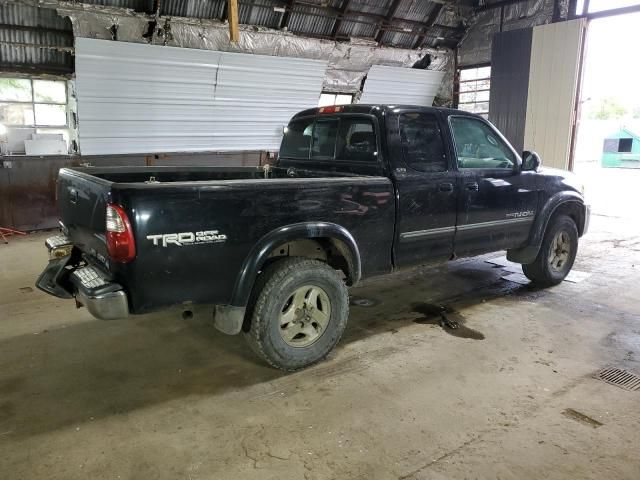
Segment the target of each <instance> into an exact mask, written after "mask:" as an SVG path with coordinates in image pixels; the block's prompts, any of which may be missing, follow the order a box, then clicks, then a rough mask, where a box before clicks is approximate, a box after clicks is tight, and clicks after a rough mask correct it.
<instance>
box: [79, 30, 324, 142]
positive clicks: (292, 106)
mask: <svg viewBox="0 0 640 480" xmlns="http://www.w3.org/2000/svg"><path fill="white" fill-rule="evenodd" d="M325 68H326V62H321V61H317V60H301V59H293V58H283V57H271V56H261V55H247V54H236V53H223V52H216V51H209V50H196V49H186V48H176V47H163V46H157V45H144V44H137V43H126V42H110V41H105V40H95V39H88V38H77V39H76V89H77V95H78V118H79V129H78V130H79V140H80V149H81V152H82V153H83V154H85V155H96V154H116V153H156V152H194V151H233V150H267V149H277V148H278V146H279V143H280V138H281V135H282V126H283V125H285V124H286V123H287V121H288V119H289V118H290V117H291V116H292V115H293V114H294V113H296V112H297V111H299V110H301V109H303V108H308V107H313V106H316V104H317V101H318V97H319V95H320V90H321V87H322V80H323V78H324V71H325Z"/></svg>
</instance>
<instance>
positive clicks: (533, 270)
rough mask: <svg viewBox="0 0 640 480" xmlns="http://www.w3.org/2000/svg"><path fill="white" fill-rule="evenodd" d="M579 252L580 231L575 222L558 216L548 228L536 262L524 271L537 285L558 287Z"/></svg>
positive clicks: (528, 265)
mask: <svg viewBox="0 0 640 480" xmlns="http://www.w3.org/2000/svg"><path fill="white" fill-rule="evenodd" d="M577 252H578V229H577V227H576V224H575V222H574V221H573V220H572V219H571V217H568V216H566V215H558V216H557V217H555V218H554V219H552V220H551V224H550V225H549V226H548V227H547V231H546V232H545V234H544V238H543V239H542V246H541V247H540V251H539V252H538V256H537V257H536V259H535V261H534V262H533V263H529V264H526V265H522V271H523V272H524V274H525V275H526V276H527V278H528V279H529V280H531V281H532V282H533V283H534V284H536V285H539V286H542V287H550V286H552V285H557V284H558V283H560V282H562V281H563V280H564V279H565V277H566V276H567V275H568V274H569V272H570V271H571V267H573V262H574V261H575V259H576V253H577Z"/></svg>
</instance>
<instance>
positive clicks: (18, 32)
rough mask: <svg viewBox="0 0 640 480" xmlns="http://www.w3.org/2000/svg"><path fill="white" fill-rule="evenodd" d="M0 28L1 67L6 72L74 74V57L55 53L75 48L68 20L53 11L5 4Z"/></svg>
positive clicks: (0, 15) (1, 14) (1, 6)
mask: <svg viewBox="0 0 640 480" xmlns="http://www.w3.org/2000/svg"><path fill="white" fill-rule="evenodd" d="M0 24H2V25H3V26H2V27H0V67H2V69H4V70H5V71H14V70H16V71H34V72H36V73H43V72H46V73H62V74H68V73H72V72H73V57H72V55H71V53H69V52H67V51H59V50H56V49H55V47H63V48H71V47H73V32H72V30H71V22H70V21H69V19H67V18H62V17H59V16H58V15H57V13H56V11H55V10H53V9H47V8H38V7H34V6H30V5H20V4H3V5H0ZM14 25H15V26H16V28H13V26H14ZM21 27H28V28H21ZM40 27H41V28H44V29H46V30H39V28H40ZM29 28H33V29H32V30H31V29H29ZM41 47H42V48H41Z"/></svg>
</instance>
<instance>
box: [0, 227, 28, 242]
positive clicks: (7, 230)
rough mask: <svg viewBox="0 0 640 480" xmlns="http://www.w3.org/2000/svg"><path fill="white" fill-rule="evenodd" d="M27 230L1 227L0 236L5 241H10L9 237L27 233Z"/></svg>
mask: <svg viewBox="0 0 640 480" xmlns="http://www.w3.org/2000/svg"><path fill="white" fill-rule="evenodd" d="M26 234H27V232H21V231H20V230H13V229H12V228H4V227H0V237H2V240H3V241H4V243H9V240H7V237H10V236H11V235H26Z"/></svg>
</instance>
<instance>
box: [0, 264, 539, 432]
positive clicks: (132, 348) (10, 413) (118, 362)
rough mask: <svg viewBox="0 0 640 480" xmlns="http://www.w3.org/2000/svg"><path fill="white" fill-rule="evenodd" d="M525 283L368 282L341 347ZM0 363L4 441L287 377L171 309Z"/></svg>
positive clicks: (443, 276) (25, 344) (7, 343)
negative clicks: (440, 309) (437, 310)
mask: <svg viewBox="0 0 640 480" xmlns="http://www.w3.org/2000/svg"><path fill="white" fill-rule="evenodd" d="M469 272H473V274H472V275H471V277H472V279H471V280H470V279H469ZM528 291H530V290H529V289H528V287H523V286H521V285H516V284H511V283H509V282H505V281H503V280H500V275H499V272H497V271H496V270H495V269H493V268H491V267H488V266H486V264H483V262H481V261H475V262H473V263H471V262H463V263H460V264H456V265H452V266H450V267H445V268H442V267H440V268H437V269H422V270H420V271H418V272H411V273H410V274H409V275H404V274H400V275H394V276H390V277H386V278H385V279H383V280H382V279H381V280H375V281H374V282H371V283H369V284H366V285H364V286H361V287H358V288H356V289H354V291H353V292H352V293H353V294H354V295H357V296H359V297H360V298H371V299H374V302H373V303H372V304H371V305H369V304H368V302H364V304H365V305H368V306H358V305H355V306H352V307H351V318H350V323H349V326H348V328H347V331H346V332H345V335H344V337H343V340H342V342H341V345H342V347H344V346H345V345H348V344H349V343H351V342H355V341H357V340H362V339H365V338H368V337H371V336H374V335H378V334H387V333H388V332H389V331H390V330H394V329H395V330H396V331H397V329H400V328H403V327H408V326H411V325H414V323H413V322H414V321H415V322H416V323H431V322H435V321H437V320H436V317H437V316H434V310H433V309H432V308H433V307H429V305H437V306H441V305H446V306H447V308H450V309H453V310H455V311H460V310H462V309H464V308H465V307H467V306H470V305H473V304H476V303H479V302H483V301H491V300H492V299H494V298H496V297H501V296H504V295H510V294H520V293H522V292H524V294H526V292H528ZM51 301H52V302H55V301H56V300H55V299H51ZM57 321H59V319H58V320H57ZM448 333H449V332H448ZM474 335H476V337H477V338H479V335H482V334H481V333H480V332H476V333H475V334H474ZM476 337H472V338H476ZM340 348H341V346H340V345H339V346H338V353H337V354H335V355H332V357H331V359H330V360H329V361H328V362H327V363H328V364H331V363H334V365H331V368H330V370H331V371H332V372H333V375H340V372H341V367H340V363H341V361H344V359H342V360H341V355H340V351H339V350H340ZM452 354H453V353H452ZM346 361H348V359H346ZM327 363H325V364H323V365H325V366H326V365H327ZM0 365H2V370H1V371H0V425H1V426H2V430H3V431H7V432H10V433H9V434H7V435H4V436H3V438H0V440H1V441H8V440H11V439H16V438H21V437H28V436H32V435H36V434H40V433H43V432H47V431H52V430H56V429H60V428H64V427H66V426H69V425H73V424H78V423H82V422H88V421H92V420H98V419H100V418H106V417H110V416H115V415H120V414H126V413H127V412H130V411H133V410H136V409H140V408H144V407H147V406H150V405H154V404H159V403H162V402H167V401H172V400H178V399H180V398H183V397H187V396H189V395H207V396H209V397H212V399H213V400H214V401H215V398H213V397H215V396H218V397H220V396H221V395H222V394H224V393H225V392H230V391H234V390H241V389H247V388H255V396H259V395H260V394H261V392H264V391H268V390H273V389H275V388H277V385H271V384H270V382H274V381H276V380H277V379H279V378H281V377H283V376H285V375H286V374H284V373H283V372H280V371H277V370H274V369H272V368H270V367H267V366H266V365H264V364H262V363H261V362H260V361H259V360H258V359H257V358H256V357H254V355H253V354H252V352H251V351H250V350H249V349H248V347H247V345H246V344H245V342H244V341H243V339H242V338H240V337H229V336H226V335H224V334H222V333H219V332H217V331H216V330H215V329H214V328H213V326H212V324H211V321H210V319H209V318H208V317H205V316H201V315H200V316H199V315H196V316H195V317H194V318H191V319H186V320H184V319H181V318H180V316H179V314H177V312H164V313H161V314H152V315H145V316H141V317H134V318H133V319H128V320H122V321H113V322H98V321H91V322H85V323H80V324H75V325H73V326H68V327H66V328H57V329H56V328H51V329H50V330H49V331H45V332H41V333H40V334H38V335H22V336H18V337H14V338H10V339H7V340H4V341H2V342H0ZM314 368H323V366H322V365H321V366H319V367H314ZM325 373H326V372H325ZM291 381H295V377H293V378H292V379H291ZM276 383H277V382H276ZM252 394H253V393H252ZM220 401H223V399H220Z"/></svg>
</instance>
